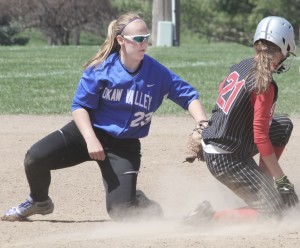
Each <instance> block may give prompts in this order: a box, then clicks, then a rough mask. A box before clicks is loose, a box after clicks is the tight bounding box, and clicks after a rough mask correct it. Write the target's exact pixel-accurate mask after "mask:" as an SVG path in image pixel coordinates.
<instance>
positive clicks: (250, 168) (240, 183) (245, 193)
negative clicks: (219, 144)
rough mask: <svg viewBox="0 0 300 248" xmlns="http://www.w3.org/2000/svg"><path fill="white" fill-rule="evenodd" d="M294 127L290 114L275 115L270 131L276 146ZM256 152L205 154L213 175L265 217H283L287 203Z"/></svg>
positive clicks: (284, 142) (287, 139) (285, 138)
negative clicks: (267, 174) (266, 173)
mask: <svg viewBox="0 0 300 248" xmlns="http://www.w3.org/2000/svg"><path fill="white" fill-rule="evenodd" d="M292 130H293V124H292V122H291V120H290V119H289V118H288V117H285V116H276V117H274V118H273V120H272V123H271V126H270V131H269V137H270V140H271V142H272V144H273V146H278V147H284V146H285V145H286V144H287V143H288V141H289V138H290V136H291V133H292ZM257 153H258V151H257V150H255V151H249V154H248V155H246V156H245V155H240V154H236V153H228V154H208V153H205V157H206V163H207V166H208V169H209V170H210V172H211V173H212V175H213V176H214V177H216V178H217V179H218V180H219V181H220V182H221V183H223V184H224V185H226V186H227V187H228V188H229V189H231V190H232V191H233V192H234V193H235V194H236V195H237V196H239V197H240V198H241V199H243V200H244V201H245V202H246V203H247V204H248V206H249V207H251V208H253V209H256V210H257V211H258V212H259V213H260V214H261V216H262V217H263V216H265V217H281V216H282V214H283V213H284V212H285V211H286V210H287V207H286V206H285V205H284V203H283V200H282V198H281V196H280V194H279V193H278V191H277V189H276V188H275V185H274V181H273V179H272V178H270V177H268V176H266V175H265V174H264V173H263V172H262V171H261V169H260V168H259V166H258V165H257V163H256V162H255V160H254V158H253V157H252V156H254V155H255V154H257Z"/></svg>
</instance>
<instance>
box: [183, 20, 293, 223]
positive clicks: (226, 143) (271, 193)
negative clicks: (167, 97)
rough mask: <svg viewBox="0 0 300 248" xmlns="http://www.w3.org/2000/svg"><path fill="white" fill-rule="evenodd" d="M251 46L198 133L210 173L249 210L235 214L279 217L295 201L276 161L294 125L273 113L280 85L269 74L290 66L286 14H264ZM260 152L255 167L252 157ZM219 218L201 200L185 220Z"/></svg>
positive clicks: (289, 30) (289, 31) (290, 32)
mask: <svg viewBox="0 0 300 248" xmlns="http://www.w3.org/2000/svg"><path fill="white" fill-rule="evenodd" d="M253 44H254V50H255V56H254V57H253V58H249V59H246V60H243V61H241V62H239V63H237V64H236V65H234V66H232V67H231V69H230V72H229V74H228V76H227V77H226V78H225V80H224V81H223V82H222V83H221V85H220V87H219V96H218V98H217V101H216V105H215V107H214V109H213V111H212V116H211V118H210V120H209V122H208V126H207V127H206V128H204V130H203V132H202V138H203V150H204V154H205V157H206V163H207V166H208V168H209V170H210V172H211V173H212V175H213V176H214V177H215V178H216V179H218V180H219V181H220V182H221V183H223V184H224V185H226V186H227V187H228V188H229V189H231V190H232V191H233V192H234V193H235V194H236V195H237V196H238V197H240V198H241V199H243V200H244V202H245V203H246V204H247V205H248V207H249V209H252V210H253V211H249V209H247V208H243V209H242V210H241V209H239V210H232V217H233V218H236V216H235V214H237V215H239V216H240V217H241V218H243V216H242V215H243V214H245V218H246V219H248V217H249V216H247V215H249V213H250V214H251V215H252V216H256V217H257V218H260V217H276V218H278V217H281V216H282V214H283V213H284V212H285V211H286V210H287V209H289V208H290V207H293V206H295V205H296V204H297V203H298V197H297V194H296V193H295V190H294V185H293V184H292V183H291V182H290V181H289V179H288V178H287V176H286V175H285V174H284V172H283V170H282V169H281V166H280V165H279V162H278V160H279V158H280V156H281V154H282V152H283V150H284V148H285V146H286V145H287V143H288V141H289V138H290V135H291V133H292V130H293V124H292V122H291V120H290V119H289V118H288V117H286V116H274V115H273V113H274V109H275V103H276V100H277V97H278V87H277V84H276V83H275V81H274V79H273V76H272V74H273V73H281V72H283V71H286V70H288V69H289V66H290V65H288V61H289V59H290V58H291V57H293V56H295V55H294V53H293V52H294V51H295V48H296V47H295V41H294V31H293V27H292V25H291V24H290V23H289V22H288V21H287V20H285V19H284V18H281V17H277V16H270V17H266V18H264V19H263V20H261V22H260V23H259V24H258V26H257V29H256V33H255V36H254V42H253ZM258 153H259V154H260V163H259V165H257V163H256V162H255V160H254V159H253V156H254V155H256V154H258ZM228 214H229V212H228V211H226V213H225V218H228ZM221 216H222V214H220V212H214V211H213V210H212V207H211V206H210V204H209V202H207V201H205V202H203V203H202V204H200V205H199V207H198V208H197V210H196V211H194V212H193V213H192V214H191V215H188V216H187V217H186V222H195V221H196V222H197V221H198V222H201V220H207V219H209V218H215V219H220V217H221Z"/></svg>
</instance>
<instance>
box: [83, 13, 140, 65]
mask: <svg viewBox="0 0 300 248" xmlns="http://www.w3.org/2000/svg"><path fill="white" fill-rule="evenodd" d="M137 19H141V18H140V16H139V14H138V13H137V12H128V13H125V14H123V15H121V16H120V17H119V18H118V19H117V20H113V21H112V22H110V24H109V25H108V29H107V36H106V39H105V41H104V43H103V44H102V46H101V48H100V49H99V51H98V52H97V53H96V55H95V56H94V57H92V58H91V59H90V60H89V61H87V62H86V63H85V64H84V68H85V69H86V68H90V67H97V66H98V65H100V64H101V63H102V62H103V61H104V60H105V59H106V58H107V57H108V56H109V55H110V54H111V53H113V52H117V51H119V50H120V45H119V43H118V41H117V39H116V37H117V35H119V34H122V32H123V30H124V28H125V27H126V26H127V25H128V24H129V23H130V22H132V21H134V20H137Z"/></svg>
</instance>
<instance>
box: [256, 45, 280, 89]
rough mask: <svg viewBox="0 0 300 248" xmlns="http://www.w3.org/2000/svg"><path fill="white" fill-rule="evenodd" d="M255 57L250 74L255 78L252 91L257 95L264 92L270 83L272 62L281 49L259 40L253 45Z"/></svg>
mask: <svg viewBox="0 0 300 248" xmlns="http://www.w3.org/2000/svg"><path fill="white" fill-rule="evenodd" d="M254 49H255V52H256V56H255V59H254V66H253V70H252V72H254V76H255V84H254V89H255V91H256V93H257V94H261V93H263V92H266V91H267V89H268V87H269V85H270V83H271V82H272V73H273V69H272V64H271V63H272V61H273V58H274V56H275V55H276V54H277V53H281V49H280V48H279V47H278V46H277V45H275V44H273V43H272V42H269V41H267V40H259V41H257V42H256V43H255V44H254Z"/></svg>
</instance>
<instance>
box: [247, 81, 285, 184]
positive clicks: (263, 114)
mask: <svg viewBox="0 0 300 248" xmlns="http://www.w3.org/2000/svg"><path fill="white" fill-rule="evenodd" d="M252 94H253V95H252V101H253V105H254V106H253V107H254V119H253V132H254V142H255V144H256V145H257V148H258V151H259V153H260V155H261V158H262V160H263V162H264V164H265V166H266V167H267V169H268V170H269V172H270V173H271V175H272V176H273V177H274V178H275V179H276V178H280V177H282V176H283V171H282V169H281V167H280V165H279V163H278V159H277V157H276V155H275V153H274V149H273V145H272V143H271V141H270V138H269V129H270V122H271V119H272V113H271V110H272V107H273V99H274V86H273V85H272V84H271V85H270V87H269V90H268V91H267V92H265V93H263V94H259V95H257V94H256V93H255V92H253V93H252Z"/></svg>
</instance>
